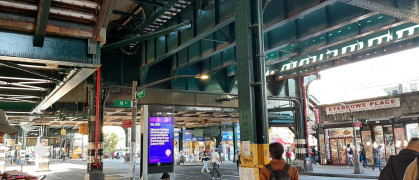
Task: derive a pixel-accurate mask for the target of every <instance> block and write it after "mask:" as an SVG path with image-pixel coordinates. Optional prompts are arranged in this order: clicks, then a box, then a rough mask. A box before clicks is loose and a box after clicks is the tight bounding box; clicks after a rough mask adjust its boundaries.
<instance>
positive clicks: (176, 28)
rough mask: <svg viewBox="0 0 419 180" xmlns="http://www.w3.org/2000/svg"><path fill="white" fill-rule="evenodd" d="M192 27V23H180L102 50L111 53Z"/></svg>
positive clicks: (104, 47) (110, 45) (107, 46)
mask: <svg viewBox="0 0 419 180" xmlns="http://www.w3.org/2000/svg"><path fill="white" fill-rule="evenodd" d="M190 27H191V22H184V23H180V24H177V25H173V26H170V27H168V28H165V29H163V30H160V31H156V32H153V33H150V34H147V35H143V36H137V37H133V38H130V39H125V40H122V41H119V42H116V43H113V44H109V45H106V46H103V48H102V50H103V51H109V50H112V49H116V48H119V47H122V46H126V45H129V44H132V43H136V42H142V41H146V40H149V39H153V38H155V37H159V36H162V35H166V34H168V33H171V32H173V31H179V30H182V29H186V28H190Z"/></svg>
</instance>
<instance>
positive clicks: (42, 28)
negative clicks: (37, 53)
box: [33, 0, 52, 47]
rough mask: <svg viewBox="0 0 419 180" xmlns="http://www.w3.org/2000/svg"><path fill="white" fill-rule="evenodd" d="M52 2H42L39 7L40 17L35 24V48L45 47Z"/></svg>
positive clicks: (43, 0)
mask: <svg viewBox="0 0 419 180" xmlns="http://www.w3.org/2000/svg"><path fill="white" fill-rule="evenodd" d="M51 1H52V0H40V1H39V5H38V15H37V19H36V23H35V35H34V38H33V46H37V47H42V46H44V40H45V34H46V32H47V24H48V16H49V10H50V8H51Z"/></svg>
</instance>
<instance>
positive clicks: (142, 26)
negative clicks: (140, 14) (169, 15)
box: [138, 0, 179, 30]
mask: <svg viewBox="0 0 419 180" xmlns="http://www.w3.org/2000/svg"><path fill="white" fill-rule="evenodd" d="M178 1H179V0H170V1H168V2H167V3H165V4H164V6H161V7H160V8H158V9H157V11H156V12H154V13H153V14H152V15H151V16H150V17H147V20H145V21H144V22H143V23H141V24H140V26H139V27H138V28H139V29H142V30H145V28H146V27H148V26H149V25H150V24H152V23H153V22H154V21H155V20H156V19H157V18H159V17H160V16H161V15H163V14H164V13H165V12H166V11H167V10H169V9H170V8H171V7H172V6H173V5H175V3H176V2H178Z"/></svg>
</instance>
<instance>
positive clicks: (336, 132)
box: [329, 128, 353, 138]
mask: <svg viewBox="0 0 419 180" xmlns="http://www.w3.org/2000/svg"><path fill="white" fill-rule="evenodd" d="M329 137H330V138H340V137H353V130H352V128H344V129H330V130H329Z"/></svg>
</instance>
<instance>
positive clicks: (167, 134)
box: [148, 117, 173, 164]
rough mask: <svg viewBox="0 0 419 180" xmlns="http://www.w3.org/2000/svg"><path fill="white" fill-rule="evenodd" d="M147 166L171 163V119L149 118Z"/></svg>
mask: <svg viewBox="0 0 419 180" xmlns="http://www.w3.org/2000/svg"><path fill="white" fill-rule="evenodd" d="M148 145H149V151H148V152H149V159H148V163H149V164H164V163H173V118H172V117H150V119H149V144H148Z"/></svg>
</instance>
